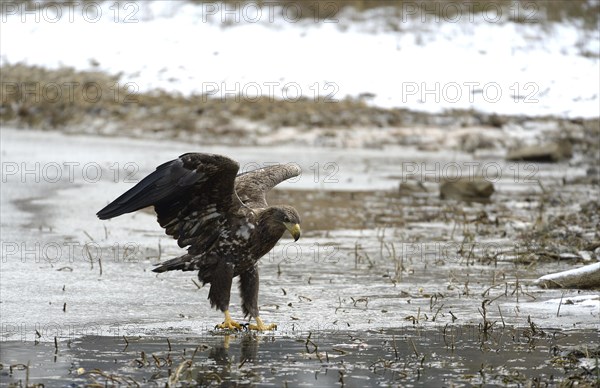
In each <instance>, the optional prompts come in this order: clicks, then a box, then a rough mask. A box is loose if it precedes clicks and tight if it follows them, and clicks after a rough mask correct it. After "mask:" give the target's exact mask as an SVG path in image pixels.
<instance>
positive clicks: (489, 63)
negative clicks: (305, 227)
mask: <svg viewBox="0 0 600 388" xmlns="http://www.w3.org/2000/svg"><path fill="white" fill-rule="evenodd" d="M1 4H2V8H1V15H2V24H1V26H2V34H1V38H0V39H1V40H0V43H1V47H2V53H1V61H0V64H1V66H2V82H3V84H2V85H3V87H2V105H1V107H0V118H1V120H2V124H3V125H5V126H6V125H10V126H15V127H21V128H39V129H58V130H61V131H69V132H85V133H101V134H120V135H124V134H127V135H131V136H150V135H151V136H153V137H165V138H177V137H181V138H185V139H190V137H191V138H193V139H197V140H199V141H201V142H202V143H203V144H210V143H218V144H259V143H262V144H271V143H282V142H283V143H286V142H291V143H294V142H302V143H306V144H309V145H333V146H347V145H353V144H354V145H356V144H358V145H364V143H366V142H367V141H366V139H362V138H359V139H355V140H354V142H353V143H352V144H348V139H347V137H346V134H345V132H347V131H343V132H337V131H331V129H344V128H355V129H365V128H380V129H381V131H379V137H382V139H381V140H379V142H381V143H382V144H390V143H391V144H394V143H398V142H401V141H402V139H398V137H397V136H393V135H390V136H388V133H387V132H389V129H390V128H397V127H403V126H414V125H415V124H418V125H425V126H444V127H465V126H474V125H483V126H487V127H497V128H502V127H503V126H504V127H510V126H511V125H513V124H514V125H516V126H517V127H518V126H520V125H521V124H522V123H520V122H519V120H517V119H515V117H531V118H540V117H551V118H554V119H556V120H557V121H556V123H557V124H556V125H557V127H561V124H560V122H561V120H565V119H577V118H579V119H595V118H597V117H598V109H599V108H598V106H599V105H600V104H599V97H598V85H599V82H600V81H599V75H598V74H599V71H598V69H599V65H598V61H599V50H600V48H599V44H600V43H599V40H600V38H599V33H598V23H599V22H598V15H599V11H600V5H599V3H598V1H596V0H574V1H509V0H489V1H488V0H480V1H476V2H471V1H400V0H398V1H358V0H354V1H316V2H301V1H289V0H281V1H277V2H268V1H258V2H257V1H251V2H250V1H248V2H244V1H225V2H204V1H147V2H135V1H129V2H127V1H120V2H108V1H107V2H101V1H80V2H75V3H74V2H61V1H58V2H56V1H53V2H45V1H16V2H15V1H11V2H8V1H3V2H2V3H1ZM521 121H522V120H521ZM318 128H326V129H327V130H325V131H315V129H318ZM557 129H560V128H557ZM386 130H388V131H387V132H386ZM308 131H311V134H308V133H306V132H308ZM302 134H303V135H302Z"/></svg>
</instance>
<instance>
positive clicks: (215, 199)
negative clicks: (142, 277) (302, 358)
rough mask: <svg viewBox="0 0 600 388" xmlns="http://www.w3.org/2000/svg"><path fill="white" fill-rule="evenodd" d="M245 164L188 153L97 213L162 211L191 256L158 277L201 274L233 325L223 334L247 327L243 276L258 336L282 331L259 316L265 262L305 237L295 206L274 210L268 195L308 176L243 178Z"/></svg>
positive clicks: (278, 169) (274, 169) (265, 173)
mask: <svg viewBox="0 0 600 388" xmlns="http://www.w3.org/2000/svg"><path fill="white" fill-rule="evenodd" d="M239 168H240V166H239V164H238V163H237V162H236V161H234V160H232V159H230V158H228V157H225V156H222V155H216V154H206V153H186V154H183V155H181V156H180V157H179V158H178V159H175V160H172V161H169V162H166V163H164V164H162V165H160V166H158V167H157V168H156V170H155V171H154V172H152V173H151V174H150V175H148V176H147V177H145V178H144V179H142V180H141V181H140V182H139V183H137V184H136V185H135V186H134V187H132V188H131V189H129V190H128V191H127V192H125V193H124V194H123V195H121V196H120V197H118V198H117V199H115V200H114V201H113V202H111V203H110V204H108V205H107V206H106V207H105V208H104V209H102V210H100V211H99V212H98V213H97V216H98V218H100V219H101V220H106V219H110V218H113V217H117V216H120V215H122V214H125V213H131V212H134V211H136V210H140V209H143V208H146V207H148V206H154V210H155V211H156V214H157V219H158V223H159V224H160V226H161V227H163V228H164V229H165V232H166V234H167V235H169V236H172V237H173V238H174V239H177V244H178V245H179V247H181V248H185V247H187V253H186V254H184V255H182V256H179V257H177V258H174V259H171V260H167V261H165V262H163V263H160V264H158V266H157V267H156V268H154V269H153V271H154V272H165V271H173V270H181V271H198V279H199V280H200V281H201V282H202V284H207V283H210V290H209V293H208V299H209V300H210V304H211V307H214V308H218V309H220V310H221V311H222V312H223V313H224V315H225V319H224V321H223V323H221V324H218V325H216V328H219V329H229V330H240V329H242V328H243V327H244V326H243V325H241V324H240V323H238V322H236V321H234V320H233V319H232V318H231V316H230V314H229V299H230V293H231V285H232V281H233V278H235V277H237V276H239V290H240V295H241V298H242V311H243V313H244V316H245V317H247V316H248V315H250V317H251V318H254V319H255V320H256V325H253V324H248V325H246V327H247V328H248V329H250V330H259V331H265V330H274V329H276V328H277V325H275V324H270V325H267V324H265V323H264V322H263V321H262V320H261V318H260V316H259V312H258V285H259V279H258V267H257V263H258V260H259V259H260V258H261V257H262V256H264V255H266V254H267V253H268V252H269V251H270V250H271V249H272V248H273V247H274V246H275V244H276V243H277V241H278V240H279V239H280V238H281V237H282V236H283V234H284V233H285V231H286V230H287V231H289V233H290V234H291V235H292V237H293V238H294V240H295V241H298V239H299V238H300V234H301V229H300V216H299V214H298V212H297V211H296V209H294V208H293V207H291V206H287V205H279V206H269V205H268V204H267V201H266V193H267V192H268V191H269V190H271V189H272V188H273V187H275V186H276V185H277V184H279V183H281V182H283V181H284V180H286V179H290V178H292V177H296V176H298V175H300V173H301V170H300V167H298V166H297V165H295V164H292V163H290V164H278V165H271V166H267V167H264V168H259V169H256V170H253V171H248V172H243V173H238V171H239Z"/></svg>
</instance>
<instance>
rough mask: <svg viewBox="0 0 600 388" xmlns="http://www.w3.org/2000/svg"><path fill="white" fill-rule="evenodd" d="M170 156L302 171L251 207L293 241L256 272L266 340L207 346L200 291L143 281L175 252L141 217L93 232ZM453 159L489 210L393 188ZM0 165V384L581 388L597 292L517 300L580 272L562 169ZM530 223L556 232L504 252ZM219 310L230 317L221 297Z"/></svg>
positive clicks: (580, 248) (110, 150)
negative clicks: (282, 219)
mask: <svg viewBox="0 0 600 388" xmlns="http://www.w3.org/2000/svg"><path fill="white" fill-rule="evenodd" d="M187 151H204V152H217V153H222V154H225V155H229V156H231V157H233V158H235V159H237V160H239V161H240V163H241V164H242V165H243V166H245V168H247V169H250V168H255V167H258V166H259V165H262V164H264V163H265V162H294V163H298V164H299V165H300V166H301V167H302V169H303V175H302V177H301V179H299V180H298V181H295V182H288V183H286V184H284V185H282V187H281V188H280V189H279V190H277V191H274V192H273V193H271V195H270V199H269V200H270V202H271V203H287V204H292V205H294V206H295V207H296V208H297V209H298V210H299V212H300V213H301V214H302V217H303V222H302V225H303V230H304V234H303V237H302V238H301V239H300V240H299V241H298V243H294V242H293V240H291V239H290V238H289V237H287V236H285V237H284V238H283V239H282V240H281V241H280V243H279V244H278V245H277V246H276V247H275V249H274V250H273V252H272V253H271V254H269V255H268V256H266V257H265V258H263V259H262V262H261V267H260V268H261V291H260V297H259V300H260V307H261V315H262V317H263V319H264V320H265V321H266V322H267V323H271V322H274V323H277V324H278V330H277V331H276V332H274V333H265V334H260V335H255V334H248V333H235V334H232V335H225V334H223V333H216V332H214V331H213V328H214V325H215V324H217V323H219V322H221V320H222V316H221V313H219V312H217V311H214V310H211V309H210V308H209V303H208V301H207V300H206V298H207V296H208V287H204V288H199V286H197V284H195V283H194V281H195V278H194V275H193V274H191V273H182V272H178V273H166V274H160V275H158V276H157V275H156V274H154V273H152V272H151V269H152V268H153V265H154V264H156V263H158V262H159V261H162V260H165V259H168V258H171V257H174V256H176V255H179V254H180V252H181V249H180V248H178V247H177V246H176V244H175V242H174V241H172V240H171V239H169V238H168V237H166V236H164V235H163V232H162V230H161V229H160V228H159V226H158V225H157V223H156V221H155V216H154V215H153V214H152V213H151V212H138V213H136V214H131V215H125V216H122V217H119V218H117V219H115V220H111V221H108V222H101V221H99V220H97V219H96V217H95V213H96V211H98V210H99V209H100V208H102V207H103V206H104V205H106V204H107V203H108V202H109V201H111V200H112V199H114V198H115V197H116V196H117V195H119V194H120V193H122V192H124V191H125V190H126V189H127V188H129V187H131V185H133V184H134V183H135V182H136V181H138V180H139V179H141V178H142V177H143V176H145V175H146V174H147V173H148V172H150V171H151V170H152V169H154V167H155V166H157V165H158V164H160V163H162V162H164V161H166V160H169V159H173V158H174V157H176V156H178V155H179V154H181V153H184V152H187ZM457 161H458V162H461V161H475V162H477V163H480V164H483V163H487V164H488V165H491V163H496V165H497V166H499V168H500V169H501V171H504V172H505V174H504V175H503V176H502V177H501V178H500V179H498V180H497V181H496V182H495V183H496V193H495V194H494V196H493V197H492V200H491V201H490V202H489V203H469V204H467V203H458V202H454V201H442V200H440V199H439V196H438V194H437V184H436V183H435V182H433V181H431V179H423V180H422V182H421V184H420V185H419V184H417V183H416V182H419V181H420V179H418V178H420V177H419V176H414V174H413V176H411V180H407V179H405V178H406V176H407V174H406V172H407V170H403V168H405V167H407V166H409V165H408V164H403V163H410V167H411V168H412V167H414V166H415V165H416V166H421V165H423V164H424V165H427V166H428V168H429V169H431V168H435V164H436V163H441V164H442V165H444V163H446V165H448V163H450V162H452V163H456V162H457ZM2 162H3V177H2V178H3V185H2V198H1V200H2V220H1V222H2V266H1V272H0V275H1V285H0V287H1V303H0V312H1V317H2V332H1V335H2V344H1V345H2V349H1V351H0V363H1V364H2V369H1V370H0V377H1V381H2V383H3V384H5V383H6V384H11V383H15V384H19V383H20V384H22V385H25V383H26V382H27V381H29V382H30V383H44V384H46V386H50V385H60V384H69V383H75V384H81V385H82V384H86V383H94V382H98V383H100V384H103V385H104V384H108V385H117V384H122V385H127V384H131V385H136V384H145V383H150V382H154V383H156V385H159V386H164V384H165V383H167V382H168V381H169V379H171V381H170V382H171V383H175V382H176V380H177V382H178V383H180V384H196V383H201V384H208V383H211V382H212V383H214V384H217V383H225V384H224V385H228V384H229V382H231V383H232V384H231V385H235V384H260V385H273V386H285V385H286V384H289V385H290V386H297V385H321V386H331V385H335V384H338V385H346V386H362V385H396V384H399V385H438V386H439V385H452V384H458V385H461V384H465V385H468V384H496V385H504V384H509V385H515V384H529V383H536V382H539V383H542V384H546V383H547V384H561V383H568V382H569V381H578V382H581V383H582V384H584V386H585V384H587V385H588V386H593V384H597V383H598V373H599V371H600V369H599V368H598V366H597V364H596V363H597V359H598V322H599V315H600V311H599V310H600V308H599V306H600V297H599V296H598V293H597V292H595V291H581V290H543V289H540V288H538V287H537V286H535V285H534V284H533V283H532V281H533V280H535V279H536V278H537V277H539V276H541V275H543V274H546V273H549V272H554V271H557V270H562V269H568V268H573V267H574V266H579V265H581V263H582V261H584V260H583V259H582V258H583V257H584V256H586V255H589V254H588V253H585V254H579V253H577V252H584V251H585V252H587V251H586V250H590V249H591V252H592V256H593V249H595V248H594V247H593V246H592V247H591V248H590V247H588V246H587V245H586V244H587V243H586V241H589V240H593V238H594V236H596V237H597V233H598V232H597V224H593V223H591V222H589V221H588V219H589V217H587V216H586V214H588V213H589V212H592V210H593V207H592V206H594V205H593V204H597V202H598V191H597V184H596V185H595V186H594V184H593V183H592V184H590V183H586V182H588V181H586V180H585V179H586V167H587V166H586V165H585V163H584V162H582V161H581V160H578V159H577V156H576V157H575V158H574V161H572V162H571V163H570V164H567V163H561V164H534V165H512V166H511V165H509V164H507V163H505V162H504V161H503V160H502V157H501V156H498V155H490V156H488V157H480V158H474V157H473V155H467V154H462V153H459V152H452V153H450V152H448V153H445V152H426V151H419V152H417V151H416V150H414V149H410V148H406V149H402V148H392V149H381V150H368V149H367V150H352V151H351V152H350V151H348V150H331V149H314V148H306V149H304V148H301V147H298V148H268V149H267V148H260V147H255V148H214V147H213V148H209V149H207V148H204V147H200V146H198V145H193V146H190V145H187V144H182V143H175V142H152V141H140V140H127V141H124V140H118V139H111V138H96V137H85V136H65V135H59V134H52V133H41V132H19V131H10V130H4V129H3V133H2ZM36 163H38V164H39V167H36ZM65 166H72V167H71V173H72V179H71V178H70V177H69V176H68V175H66V174H67V173H68V172H69V170H68V168H66V167H65ZM86 166H87V167H86ZM432 166H433V167H432ZM532 166H533V167H532ZM56 168H58V171H61V172H62V173H63V174H64V175H63V176H62V177H61V178H60V179H55V177H56V174H55V170H52V169H56ZM515 168H516V169H515ZM9 169H11V170H9ZM15 169H16V170H15ZM96 169H97V170H96ZM25 170H26V171H30V173H29V174H26V173H24V171H25ZM31 171H32V172H31ZM94 171H99V172H100V173H99V174H100V175H99V176H97V175H93V173H94ZM410 171H413V172H414V170H410ZM515 172H519V173H520V174H522V175H519V176H518V179H515V175H514V174H515ZM532 172H533V173H534V175H535V178H536V179H535V180H529V178H530V177H531V173H532ZM36 178H39V179H36ZM129 178H131V179H129ZM425 178H427V177H425ZM401 183H402V184H408V185H407V186H405V188H404V189H403V190H404V191H399V189H398V186H399V184H401ZM407 187H408V189H407ZM406 190H409V193H408V194H407V192H406ZM590 209H591V210H590ZM586 217H587V218H586ZM541 224H544V225H547V226H546V228H547V229H548V230H549V231H550V232H553V231H556V230H558V231H559V232H560V233H555V234H552V233H550V232H549V234H548V236H549V237H548V241H547V245H545V246H544V247H540V246H536V244H537V242H536V241H534V239H539V236H538V237H535V235H532V237H531V238H529V237H527V238H524V237H523V236H529V235H528V234H527V233H529V232H531V231H532V230H534V229H536V228H539V225H541ZM526 242H529V243H530V245H527V244H526ZM557 246H558V247H564V249H565V252H567V253H568V252H574V253H568V254H562V256H560V257H559V255H554V252H555V251H553V250H552V249H554V248H555V247H557ZM566 248H569V249H570V250H569V249H566ZM561 249H563V248H561ZM569 255H570V256H569ZM561 257H562V258H561ZM586 257H587V256H586ZM588 260H589V258H588ZM231 312H232V315H233V317H234V318H235V319H240V320H241V319H242V316H241V309H240V305H239V298H238V297H237V295H234V296H233V299H232V304H231ZM28 364H29V368H27V367H26V366H27V365H28Z"/></svg>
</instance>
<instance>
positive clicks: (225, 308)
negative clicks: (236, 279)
mask: <svg viewBox="0 0 600 388" xmlns="http://www.w3.org/2000/svg"><path fill="white" fill-rule="evenodd" d="M232 279H233V266H232V265H231V264H229V263H219V265H217V267H216V268H215V269H214V270H213V273H212V280H211V283H210V291H209V292H208V299H210V305H211V307H217V308H218V309H219V310H221V311H222V312H223V313H224V314H225V320H224V321H223V323H220V324H218V325H216V326H215V328H217V329H228V330H241V329H242V328H243V326H242V325H241V324H240V323H238V322H236V321H234V320H233V319H231V316H230V315H229V298H230V296H231V281H232Z"/></svg>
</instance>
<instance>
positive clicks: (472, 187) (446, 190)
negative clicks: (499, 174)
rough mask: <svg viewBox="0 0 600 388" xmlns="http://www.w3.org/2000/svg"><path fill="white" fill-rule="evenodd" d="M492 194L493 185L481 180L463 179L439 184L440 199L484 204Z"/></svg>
mask: <svg viewBox="0 0 600 388" xmlns="http://www.w3.org/2000/svg"><path fill="white" fill-rule="evenodd" d="M493 193H494V184H493V183H492V182H489V181H486V180H485V179H483V178H474V177H463V178H460V179H457V180H452V181H445V182H442V183H440V198H442V199H458V200H461V201H476V202H485V201H487V200H489V198H490V196H491V195H492V194H493Z"/></svg>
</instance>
